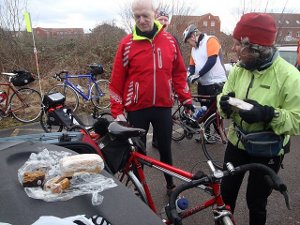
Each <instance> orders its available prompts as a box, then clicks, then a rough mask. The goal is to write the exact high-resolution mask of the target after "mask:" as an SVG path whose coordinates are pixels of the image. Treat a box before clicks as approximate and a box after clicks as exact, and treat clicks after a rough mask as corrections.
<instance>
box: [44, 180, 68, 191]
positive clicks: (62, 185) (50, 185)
mask: <svg viewBox="0 0 300 225" xmlns="http://www.w3.org/2000/svg"><path fill="white" fill-rule="evenodd" d="M69 187H70V180H69V179H68V178H66V177H61V176H56V177H53V178H52V179H50V180H48V181H46V183H45V185H44V190H45V191H48V190H51V192H52V193H56V194H60V193H62V191H63V190H65V189H67V188H69Z"/></svg>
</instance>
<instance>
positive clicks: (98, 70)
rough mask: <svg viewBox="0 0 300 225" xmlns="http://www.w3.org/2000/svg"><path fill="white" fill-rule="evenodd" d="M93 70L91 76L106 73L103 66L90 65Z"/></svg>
mask: <svg viewBox="0 0 300 225" xmlns="http://www.w3.org/2000/svg"><path fill="white" fill-rule="evenodd" d="M90 68H91V74H92V75H94V76H96V75H100V74H102V73H103V72H104V69H103V66H102V65H101V64H92V65H90Z"/></svg>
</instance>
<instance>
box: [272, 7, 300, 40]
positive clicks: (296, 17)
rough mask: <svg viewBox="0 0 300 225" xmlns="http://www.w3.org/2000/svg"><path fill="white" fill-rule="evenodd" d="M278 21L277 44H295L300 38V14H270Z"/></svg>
mask: <svg viewBox="0 0 300 225" xmlns="http://www.w3.org/2000/svg"><path fill="white" fill-rule="evenodd" d="M269 14H270V15H271V16H272V17H273V18H274V19H275V21H276V23H277V27H278V33H277V38H276V43H277V44H279V45H280V44H289V43H290V44H294V43H297V40H298V39H299V38H300V14H292V13H269Z"/></svg>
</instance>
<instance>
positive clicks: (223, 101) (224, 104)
mask: <svg viewBox="0 0 300 225" xmlns="http://www.w3.org/2000/svg"><path fill="white" fill-rule="evenodd" d="M234 96H235V93H234V92H230V93H228V94H227V95H223V96H221V98H220V107H221V109H222V111H223V112H224V113H225V114H226V116H227V118H229V117H230V115H231V113H232V108H231V105H230V104H229V103H228V99H229V97H234Z"/></svg>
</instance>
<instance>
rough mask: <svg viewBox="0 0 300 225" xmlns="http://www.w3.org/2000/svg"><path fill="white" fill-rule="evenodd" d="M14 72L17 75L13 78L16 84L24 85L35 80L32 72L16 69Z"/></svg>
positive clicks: (12, 80)
mask: <svg viewBox="0 0 300 225" xmlns="http://www.w3.org/2000/svg"><path fill="white" fill-rule="evenodd" d="M13 73H16V74H17V75H16V76H14V77H12V78H11V82H12V83H13V85H14V86H24V85H26V84H29V83H31V82H33V81H34V77H33V76H32V73H30V72H28V71H25V70H14V71H13Z"/></svg>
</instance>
